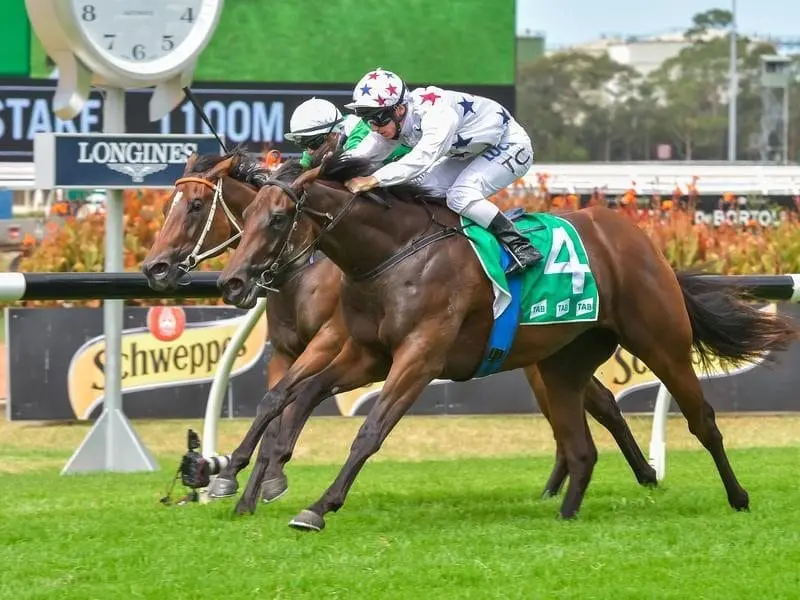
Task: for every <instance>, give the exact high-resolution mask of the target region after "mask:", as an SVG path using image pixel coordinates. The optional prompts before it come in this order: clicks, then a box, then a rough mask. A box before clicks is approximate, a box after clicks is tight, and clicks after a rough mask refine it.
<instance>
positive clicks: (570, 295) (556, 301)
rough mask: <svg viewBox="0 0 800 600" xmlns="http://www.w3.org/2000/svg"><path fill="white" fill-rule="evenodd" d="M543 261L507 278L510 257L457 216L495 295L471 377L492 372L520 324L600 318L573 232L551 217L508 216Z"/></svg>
mask: <svg viewBox="0 0 800 600" xmlns="http://www.w3.org/2000/svg"><path fill="white" fill-rule="evenodd" d="M506 215H507V216H508V217H509V218H510V219H511V220H512V221H514V222H515V223H516V225H517V228H518V229H519V230H520V231H521V232H522V233H523V234H524V235H525V236H526V237H527V238H528V239H529V240H530V241H531V243H532V244H533V245H534V246H535V247H536V248H538V249H539V251H540V252H541V253H542V254H543V255H544V257H545V259H544V260H542V261H540V262H539V263H537V264H536V265H534V266H533V267H530V268H528V269H526V270H525V271H523V272H522V273H518V274H516V275H512V276H510V277H507V276H506V274H505V269H506V268H507V267H508V265H509V264H510V263H511V260H513V259H512V258H511V256H510V255H509V253H508V251H507V250H506V249H505V247H504V246H503V245H502V244H500V243H499V242H498V241H497V239H496V238H495V237H494V235H492V234H491V233H490V232H488V231H486V230H485V229H483V228H482V227H480V226H478V225H477V224H476V223H474V222H472V221H471V220H469V219H467V218H466V217H461V225H462V226H463V228H464V233H465V234H466V236H467V238H468V239H469V241H470V245H471V246H472V249H473V250H474V251H475V254H476V255H477V257H478V260H479V261H480V263H481V266H482V267H483V270H484V272H485V273H486V276H487V277H488V278H489V280H490V281H491V282H492V291H493V292H494V304H493V306H492V310H493V313H494V324H493V326H492V332H491V334H490V335H489V343H488V344H487V347H486V352H485V354H484V357H483V361H482V362H481V365H480V367H479V368H478V371H477V372H476V373H475V375H474V376H473V377H485V376H487V375H491V374H492V373H496V372H497V371H498V370H499V369H500V367H501V366H502V364H503V362H504V361H505V358H506V356H507V355H508V352H509V349H510V348H511V345H512V344H513V343H514V337H515V335H516V332H517V327H518V326H519V325H552V324H560V323H576V322H584V321H596V320H597V316H598V314H599V310H598V309H599V300H600V299H599V296H598V293H597V284H596V282H595V279H594V275H593V274H592V271H591V268H590V267H589V257H588V255H587V254H586V248H585V247H584V245H583V241H582V240H581V237H580V235H578V232H577V231H576V230H575V227H574V226H573V225H572V223H570V222H569V221H567V220H566V219H563V218H561V217H557V216H556V215H553V214H550V213H525V212H524V210H523V209H521V208H517V209H514V210H511V211H509V212H507V213H506Z"/></svg>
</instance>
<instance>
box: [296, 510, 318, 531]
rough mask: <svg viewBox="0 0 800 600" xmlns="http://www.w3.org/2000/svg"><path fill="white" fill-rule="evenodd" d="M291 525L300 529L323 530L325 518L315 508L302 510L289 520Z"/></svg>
mask: <svg viewBox="0 0 800 600" xmlns="http://www.w3.org/2000/svg"><path fill="white" fill-rule="evenodd" d="M289 527H294V528H295V529H299V530H300V531H322V530H323V529H325V519H323V518H322V517H320V516H319V515H318V514H317V513H315V512H314V511H313V510H308V509H306V510H301V511H300V514H298V515H297V516H296V517H295V518H294V519H292V520H291V521H289Z"/></svg>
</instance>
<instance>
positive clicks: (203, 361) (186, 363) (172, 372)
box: [67, 315, 267, 419]
mask: <svg viewBox="0 0 800 600" xmlns="http://www.w3.org/2000/svg"><path fill="white" fill-rule="evenodd" d="M245 318H247V315H242V316H240V317H235V318H233V319H221V320H218V321H205V322H199V323H198V322H195V323H187V324H186V327H185V329H184V330H183V332H182V333H181V334H180V335H179V336H178V337H177V338H175V339H166V340H163V339H158V338H156V337H155V336H154V335H153V334H152V333H151V332H150V331H149V330H148V329H147V328H146V327H138V328H136V329H128V330H125V331H123V332H122V355H121V368H122V392H123V393H129V392H134V391H137V390H151V389H155V388H162V387H163V388H170V387H175V386H180V385H195V384H198V383H206V382H209V381H211V380H212V379H213V378H214V375H215V372H216V368H217V365H218V364H219V361H220V360H221V359H222V355H223V353H224V352H225V348H226V347H227V346H228V344H229V343H230V341H231V338H232V336H233V335H234V333H235V332H236V330H237V329H238V328H239V326H240V325H241V324H242V322H243V320H244V319H245ZM266 339H267V320H266V318H265V317H264V316H263V315H262V317H261V319H259V320H258V322H257V323H256V325H255V327H253V330H252V331H251V332H250V335H249V336H248V338H247V339H246V340H245V343H244V345H243V346H242V348H241V349H240V350H239V352H238V353H237V355H236V359H235V360H234V363H233V368H232V369H231V373H230V376H231V377H235V376H236V375H238V374H239V373H243V372H245V371H247V370H248V369H250V368H251V367H252V366H253V365H254V364H255V363H256V362H257V361H258V360H259V358H261V355H262V354H263V352H264V344H265V341H266ZM105 368H106V356H105V337H104V336H102V335H101V336H98V337H95V338H92V339H90V340H88V341H87V342H86V343H85V344H84V345H83V346H81V347H80V348H79V349H78V350H77V351H76V352H75V354H74V355H73V357H72V360H71V361H70V365H69V370H68V372H67V390H68V393H69V401H70V404H71V405H72V410H73V411H74V412H75V416H76V417H78V418H79V419H88V418H90V417H91V416H92V413H93V412H94V410H95V409H96V408H97V406H98V405H99V404H100V403H101V402H102V401H103V394H104V392H105Z"/></svg>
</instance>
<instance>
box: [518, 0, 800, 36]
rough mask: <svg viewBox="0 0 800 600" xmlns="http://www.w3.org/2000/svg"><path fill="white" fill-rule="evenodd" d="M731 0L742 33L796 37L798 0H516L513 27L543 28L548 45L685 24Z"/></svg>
mask: <svg viewBox="0 0 800 600" xmlns="http://www.w3.org/2000/svg"><path fill="white" fill-rule="evenodd" d="M733 2H736V18H737V21H738V29H739V31H741V32H742V33H744V34H756V33H758V34H761V35H766V36H773V37H781V36H783V37H787V38H796V39H797V40H798V41H800V0H717V1H716V2H715V1H714V0H549V1H547V2H545V0H517V32H520V33H521V32H523V31H525V29H530V30H532V31H542V32H544V33H545V35H546V42H547V47H548V48H555V47H560V46H565V45H570V44H575V43H580V42H586V41H590V40H593V39H597V38H599V37H600V35H601V34H603V33H605V34H614V33H617V34H620V33H621V34H625V35H648V34H657V33H665V32H668V31H670V30H684V29H686V28H687V27H688V25H689V24H690V23H691V20H692V17H693V16H694V15H695V14H696V13H698V12H703V11H705V10H708V9H711V8H722V9H725V8H726V9H728V10H731V6H732V3H733Z"/></svg>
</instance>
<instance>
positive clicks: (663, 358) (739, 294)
mask: <svg viewBox="0 0 800 600" xmlns="http://www.w3.org/2000/svg"><path fill="white" fill-rule="evenodd" d="M370 170H371V165H370V164H369V163H367V162H366V161H363V160H358V159H348V158H347V157H346V155H345V156H343V155H342V154H341V153H336V154H334V156H333V157H332V158H331V159H330V160H329V161H327V162H326V163H324V164H323V165H322V166H321V167H317V168H314V169H312V170H310V171H309V172H307V173H305V174H304V175H302V176H300V177H299V178H298V179H297V180H296V181H295V182H294V184H293V185H292V186H291V188H290V187H289V186H287V185H285V184H281V185H275V186H272V185H267V186H265V187H263V188H262V189H261V190H260V191H259V193H258V196H257V198H256V199H255V201H254V202H253V204H252V205H251V206H250V207H249V208H248V209H247V210H246V211H245V218H246V221H245V226H244V234H243V237H242V240H241V242H240V244H239V247H238V248H237V249H236V251H235V252H234V254H233V256H232V257H231V259H230V260H229V262H228V264H227V266H226V268H225V269H224V271H223V272H222V274H221V276H220V279H219V285H220V288H221V289H222V291H223V295H224V298H225V299H226V301H227V302H229V303H232V304H237V305H239V306H247V305H251V304H252V302H253V301H254V299H255V291H254V290H255V287H256V279H257V278H259V277H261V278H263V277H266V276H268V275H269V274H270V273H274V272H279V271H280V269H281V268H282V265H284V264H286V263H287V262H289V261H291V260H292V257H293V256H294V255H295V253H296V252H300V251H305V249H306V247H307V246H306V245H305V244H304V242H303V241H302V240H300V239H298V238H297V237H296V235H297V233H296V232H297V231H298V227H297V224H298V223H300V222H302V221H306V222H308V223H309V224H310V226H311V228H312V230H313V231H314V238H313V240H312V242H311V244H310V247H312V248H313V247H319V248H320V249H321V250H322V251H323V252H324V253H325V254H326V255H327V256H328V257H330V258H331V259H332V260H333V261H334V262H335V263H336V264H337V265H338V266H339V267H340V268H341V269H342V272H343V273H344V281H343V284H342V292H341V310H342V313H343V317H344V320H345V322H346V324H347V329H348V331H349V332H350V334H351V337H350V338H349V339H348V340H347V342H346V343H345V345H344V347H343V348H342V350H341V352H340V353H339V354H338V355H337V357H336V358H335V359H334V361H333V362H332V363H331V364H330V365H329V366H328V367H326V368H325V369H324V370H323V371H322V372H320V373H318V374H317V375H315V376H313V377H309V378H306V379H302V378H299V379H297V380H294V381H288V382H287V381H286V380H284V381H282V382H281V383H279V384H278V385H277V386H276V387H274V388H272V389H271V390H270V391H269V392H268V394H267V396H265V398H264V400H263V401H262V405H261V406H260V407H259V411H258V415H257V417H256V419H255V421H254V423H253V426H252V428H251V431H249V432H248V434H247V435H246V436H245V438H244V440H243V442H242V445H241V446H240V449H242V450H243V452H242V453H241V454H240V453H238V450H239V449H237V451H235V452H234V453H233V455H232V464H231V466H230V468H231V469H232V470H234V471H235V470H236V469H237V468H238V466H239V464H241V462H242V461H246V460H247V457H248V455H247V454H246V452H247V450H248V449H250V448H251V447H252V448H254V447H255V444H256V443H257V441H258V439H259V438H260V437H261V434H262V432H263V430H264V428H266V426H267V424H268V423H269V422H270V421H271V420H272V419H273V418H275V417H276V416H278V415H279V414H280V413H281V411H282V410H284V408H285V407H286V406H288V405H289V404H291V403H292V402H298V403H301V404H306V403H309V402H314V401H315V400H309V399H310V398H317V397H320V396H322V397H324V396H327V395H329V394H331V393H336V392H339V391H343V390H348V389H353V388H356V387H359V386H362V385H365V384H367V383H370V382H372V381H376V380H381V379H385V381H386V383H385V385H384V386H383V389H382V390H381V393H380V397H379V398H378V400H377V401H376V403H375V405H374V406H373V407H372V409H371V410H370V412H369V415H368V416H367V418H366V419H365V421H364V423H363V424H362V426H361V428H360V430H359V432H358V435H357V436H356V438H355V440H354V442H353V445H352V447H351V450H350V455H349V457H348V458H347V460H346V462H345V464H344V466H343V468H342V470H341V471H340V473H339V475H338V476H337V477H336V479H335V481H334V482H333V484H332V485H331V486H330V487H329V488H328V489H327V490H326V491H325V493H324V494H323V495H322V496H321V497H320V498H319V499H318V500H317V501H316V502H314V503H313V504H311V505H310V506H309V507H308V509H306V510H303V511H302V512H301V513H300V514H299V515H298V516H297V517H295V519H294V520H293V521H292V523H291V525H293V526H295V527H298V528H304V529H311V530H319V529H321V528H322V527H324V524H325V522H324V516H325V515H326V514H327V513H328V512H330V511H336V510H338V509H339V508H340V507H341V506H342V505H343V503H344V501H345V498H346V495H347V492H348V490H349V489H350V487H351V486H352V484H353V482H354V480H355V478H356V476H357V474H358V472H359V471H360V469H361V467H362V466H363V465H364V463H365V462H366V460H367V459H368V458H369V457H370V456H371V455H372V454H374V453H375V452H377V451H378V450H379V449H380V447H381V444H382V443H383V441H384V440H385V438H386V436H387V435H389V433H390V432H391V430H392V428H393V427H394V426H395V425H396V423H397V422H398V421H399V419H400V418H401V417H402V416H403V415H404V414H405V413H406V411H407V410H408V409H409V407H410V406H411V405H412V404H413V402H414V401H415V400H416V398H417V397H418V395H419V394H420V392H421V391H422V390H423V389H424V388H425V386H427V385H428V384H429V383H430V382H431V381H432V380H433V379H434V378H442V379H451V380H455V381H463V380H468V379H470V378H472V377H473V376H474V374H475V372H476V369H477V368H478V366H479V364H480V362H481V360H482V355H483V352H484V349H485V347H486V342H487V340H488V336H489V333H490V330H491V327H492V302H493V293H492V289H491V287H490V283H489V281H488V279H487V277H486V276H485V275H484V272H483V270H482V268H481V266H480V264H479V261H478V260H477V258H476V257H475V255H474V253H473V250H472V249H471V247H470V245H469V243H468V241H467V240H466V239H465V237H464V236H463V235H461V233H463V232H462V231H461V230H460V228H459V226H458V219H457V216H456V215H455V214H454V213H452V212H451V211H449V210H448V209H446V208H445V207H444V206H443V205H442V204H441V203H438V204H433V203H432V202H431V200H432V198H430V197H429V196H426V195H425V193H424V192H423V191H421V190H419V189H415V188H413V187H412V186H397V187H393V188H389V189H386V190H380V191H378V192H376V193H375V194H374V196H375V198H368V197H364V196H361V195H353V194H351V193H349V192H348V191H347V190H346V189H345V188H344V187H343V185H342V182H344V181H347V180H349V179H351V178H352V177H354V176H360V175H364V174H367V173H369V172H370ZM561 216H563V217H564V218H566V219H567V220H568V221H569V222H571V223H572V224H573V225H574V227H575V228H576V229H577V231H578V232H579V233H580V235H581V237H582V238H583V242H584V244H585V246H586V249H587V253H588V256H589V260H590V264H591V265H592V269H593V273H594V276H595V279H596V282H597V287H598V291H599V300H600V305H599V306H600V312H599V316H598V320H597V321H595V322H584V323H568V324H557V325H541V326H537V327H522V328H520V330H519V331H518V333H517V335H516V339H515V341H514V343H513V345H512V347H511V351H510V353H509V355H508V357H507V358H506V360H505V362H504V363H503V365H502V370H504V371H505V370H511V369H517V368H525V369H530V368H531V367H532V365H535V364H536V363H538V367H539V370H540V372H541V376H542V379H543V381H544V383H545V385H546V387H547V404H548V409H549V419H550V422H551V424H552V426H553V429H554V433H555V436H556V439H557V441H558V444H559V445H560V447H561V449H562V450H563V453H564V456H565V458H566V463H567V470H568V472H569V476H570V478H569V485H568V487H567V492H566V494H565V496H564V499H563V502H562V505H561V509H560V514H561V516H562V517H565V518H568V517H573V516H575V515H576V513H577V511H578V509H579V507H580V504H581V501H582V499H583V496H584V493H585V490H586V487H587V485H588V483H589V480H590V478H591V474H592V471H593V468H594V464H595V462H596V459H597V450H596V448H595V446H594V443H593V441H592V439H591V436H590V434H589V430H588V427H587V423H586V420H585V415H584V412H583V406H582V404H583V398H584V392H585V390H586V389H587V386H588V385H589V384H590V382H591V380H592V374H593V372H594V371H595V369H596V368H597V367H598V366H599V365H600V364H602V363H603V362H604V361H605V360H607V359H608V358H609V356H611V354H612V353H613V352H614V350H615V348H616V346H617V344H618V343H619V344H621V345H622V346H623V347H625V348H626V349H628V350H629V351H630V352H631V353H633V354H635V355H636V356H638V357H639V358H640V359H642V360H643V361H644V362H645V363H646V364H647V365H648V366H649V367H650V368H651V369H652V370H653V371H654V373H655V374H656V375H657V376H658V378H659V379H660V380H661V381H662V382H663V383H664V384H665V385H666V386H667V388H668V389H669V391H670V393H671V394H672V395H673V397H674V398H675V400H676V402H677V403H678V405H679V407H680V409H681V411H682V412H683V414H684V416H685V417H686V419H687V421H688V424H689V430H690V431H691V432H692V433H693V434H694V435H695V436H696V437H697V438H698V440H699V441H700V442H701V443H702V445H703V446H704V447H705V448H706V449H707V450H708V451H709V453H710V454H711V456H712V457H713V459H714V462H715V464H716V467H717V470H718V471H719V474H720V477H721V478H722V482H723V484H724V487H725V490H726V492H727V497H728V502H729V504H730V505H731V506H732V507H733V508H735V509H737V510H742V509H747V508H748V505H749V499H748V494H747V492H746V491H745V490H744V488H743V487H742V486H741V485H740V483H739V481H738V480H737V478H736V477H735V475H734V473H733V469H732V468H731V465H730V463H729V461H728V457H727V455H726V452H725V448H724V444H723V441H722V435H721V433H720V431H719V429H718V427H717V425H716V420H715V415H714V410H713V408H712V407H711V405H709V404H708V402H706V400H705V398H704V395H703V390H702V388H701V385H700V381H699V380H698V377H697V375H696V374H695V371H694V368H693V366H692V348H693V347H694V348H695V349H696V350H697V352H698V354H699V355H700V357H701V358H702V359H704V360H705V361H707V360H709V359H710V357H711V356H712V355H717V356H718V357H719V358H720V359H721V361H722V362H723V363H725V364H736V363H738V362H741V361H747V360H753V359H754V358H755V357H757V356H761V354H762V353H763V352H764V351H775V350H784V349H786V348H787V347H788V345H789V344H790V343H791V342H792V341H793V340H795V339H796V337H797V334H796V331H795V329H794V328H793V327H792V325H791V324H790V322H789V321H787V320H785V319H784V318H783V317H781V316H778V315H768V314H764V313H762V312H760V311H758V310H757V309H756V308H754V307H753V306H752V305H750V304H748V303H747V302H746V301H745V298H747V296H746V295H745V293H744V292H743V291H742V290H736V289H731V288H729V287H728V286H725V285H720V284H719V283H714V282H713V281H709V280H704V279H703V278H702V276H698V275H696V274H677V275H676V273H675V272H674V271H673V270H672V268H671V267H670V266H669V264H668V263H667V261H666V259H665V258H664V257H663V256H662V255H661V253H660V252H659V251H658V250H657V249H656V248H655V246H654V245H653V244H652V242H651V241H650V239H649V238H648V237H647V235H646V234H645V233H644V232H643V231H642V230H641V229H639V228H638V227H637V226H636V225H635V224H633V223H632V222H631V221H630V220H628V219H627V218H625V217H624V216H623V215H621V214H619V213H618V212H616V211H614V210H611V209H607V208H589V209H584V210H580V211H575V212H568V213H563V214H562V215H561ZM429 232H432V233H429ZM446 234H447V235H446ZM298 248H299V250H298ZM287 379H289V377H288V376H287ZM250 451H251V452H252V450H250ZM249 487H250V486H249V485H248V488H249ZM245 496H247V491H246V492H245ZM251 502H253V501H252V500H251V499H250V498H245V497H243V498H242V499H241V500H240V502H239V505H238V506H237V511H240V512H241V511H242V510H246V509H249V508H251V507H250V506H248V504H250V503H251Z"/></svg>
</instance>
